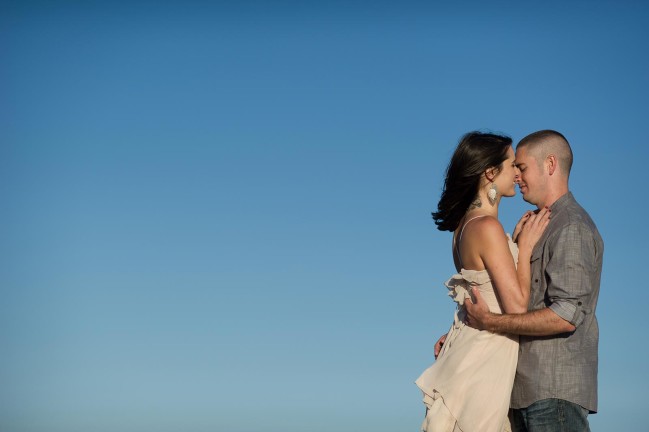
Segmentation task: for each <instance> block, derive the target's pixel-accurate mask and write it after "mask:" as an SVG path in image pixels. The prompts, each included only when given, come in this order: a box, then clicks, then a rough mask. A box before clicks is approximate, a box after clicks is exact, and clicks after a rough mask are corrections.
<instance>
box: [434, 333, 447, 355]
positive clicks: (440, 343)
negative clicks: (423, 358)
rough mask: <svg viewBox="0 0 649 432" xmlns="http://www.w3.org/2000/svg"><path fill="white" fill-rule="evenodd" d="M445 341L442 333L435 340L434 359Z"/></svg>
mask: <svg viewBox="0 0 649 432" xmlns="http://www.w3.org/2000/svg"><path fill="white" fill-rule="evenodd" d="M445 341H446V335H443V336H442V337H441V338H439V339H438V340H437V343H436V344H435V360H437V356H438V355H439V352H440V351H441V350H442V345H444V342H445Z"/></svg>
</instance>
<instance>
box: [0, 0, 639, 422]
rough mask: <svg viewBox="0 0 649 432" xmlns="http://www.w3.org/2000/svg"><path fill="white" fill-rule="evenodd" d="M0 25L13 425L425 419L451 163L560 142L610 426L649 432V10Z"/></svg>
mask: <svg viewBox="0 0 649 432" xmlns="http://www.w3.org/2000/svg"><path fill="white" fill-rule="evenodd" d="M0 10H1V12H0V52H1V54H2V55H1V58H2V65H3V66H2V68H0V94H2V97H1V98H0V191H1V193H2V200H1V203H0V222H1V223H0V257H1V259H2V262H3V263H4V265H2V266H0V294H1V295H2V301H1V302H0V343H1V344H2V352H3V354H2V356H0V429H2V430H6V431H12V432H13V431H25V432H27V431H29V432H31V431H45V430H47V431H49V432H57V431H65V432H74V431H84V432H85V431H89V430H92V431H116V430H119V431H121V432H128V431H158V432H163V431H178V430H191V431H214V430H220V431H230V432H254V431H261V430H264V431H271V432H272V431H282V432H291V431H298V430H300V431H301V430H305V429H308V430H310V431H314V432H317V431H323V432H324V431H333V430H335V431H339V432H345V431H350V432H352V431H354V432H355V431H363V430H373V431H377V432H378V431H394V430H417V429H416V428H417V427H418V426H419V424H420V422H421V417H422V415H423V408H422V405H421V401H420V393H419V390H418V389H417V388H416V386H415V385H414V383H413V381H414V380H415V379H416V378H417V376H418V375H419V373H420V372H421V371H422V370H423V369H425V368H426V367H427V366H428V365H429V364H430V363H431V362H432V360H433V356H432V348H433V343H434V341H435V340H436V338H437V336H439V335H440V334H441V333H443V332H445V331H446V329H447V326H448V325H449V323H450V322H451V319H452V313H453V304H452V302H451V301H450V299H448V297H447V296H446V289H445V287H444V286H443V284H442V283H443V281H445V280H446V279H447V278H448V276H449V275H450V274H452V272H453V271H454V270H453V264H452V260H451V256H450V235H449V234H448V233H442V232H439V231H437V230H436V229H435V225H434V224H433V222H432V220H431V218H430V212H431V211H432V210H434V209H435V206H436V203H437V200H438V198H439V193H440V188H441V184H442V181H443V171H444V169H445V167H446V163H447V162H448V158H449V157H450V154H451V152H452V151H453V149H454V147H455V145H456V143H457V140H458V138H459V137H460V136H461V135H462V134H463V133H465V132H467V131H469V130H474V129H484V130H491V131H495V132H503V133H506V134H509V135H510V136H511V137H512V138H513V139H514V140H515V141H517V140H519V139H520V138H522V137H523V136H525V135H526V134H528V133H530V132H533V131H535V130H539V129H545V128H552V129H556V130H559V131H561V132H562V133H563V134H564V135H566V137H567V138H568V139H569V141H570V142H571V144H572V146H573V151H574V153H575V165H574V168H573V174H572V184H571V189H572V191H573V193H574V194H575V196H576V197H577V199H578V200H579V201H580V202H581V203H582V204H583V205H584V207H586V208H587V209H588V210H589V212H590V214H591V216H592V217H593V219H594V220H595V221H596V223H597V224H598V227H599V229H600V232H601V234H602V236H603V238H604V240H605V244H606V252H605V266H604V272H603V276H602V288H601V295H600V302H599V308H598V317H599V322H600V332H601V335H600V373H599V383H600V392H599V394H600V413H598V414H597V415H595V416H592V418H591V426H592V429H593V430H594V431H606V430H611V429H613V428H618V429H630V430H633V429H637V428H638V427H644V425H645V424H646V422H645V419H644V416H643V411H644V408H645V405H646V404H645V402H644V399H645V398H644V395H645V388H644V387H645V386H646V383H645V382H644V381H643V380H642V379H639V372H638V371H640V370H642V367H644V365H646V363H647V360H649V358H648V357H649V353H648V350H647V348H646V347H645V343H644V342H645V341H646V339H647V338H646V335H645V333H644V329H645V328H646V326H647V324H648V320H647V314H646V313H645V304H646V303H647V300H649V295H648V294H647V290H646V289H645V287H644V286H643V281H642V277H635V276H636V275H635V273H636V272H637V271H639V272H640V273H641V272H642V270H641V269H642V268H644V265H646V264H645V262H644V261H645V257H646V244H647V241H649V238H648V237H649V236H648V235H647V229H646V223H645V217H644V214H645V213H646V210H647V204H646V201H647V200H646V198H645V197H644V192H643V185H644V183H645V178H644V174H645V166H644V165H645V164H646V163H647V160H648V159H649V158H648V157H649V151H648V150H647V146H646V143H645V139H644V131H645V128H646V124H647V109H646V101H647V100H648V99H649V79H648V78H649V58H648V57H647V56H646V51H647V41H648V40H649V30H647V27H646V22H647V19H648V18H649V8H648V7H647V6H646V5H644V4H642V3H641V2H624V1H623V2H615V3H614V2H597V1H595V2H586V1H577V2H570V3H564V2H553V1H551V2H545V3H544V4H540V3H530V4H524V3H522V2H513V1H499V2H495V3H491V4H490V5H488V6H486V5H484V4H482V2H473V1H462V2H453V3H444V4H441V3H440V4H437V2H399V3H398V4H397V3H396V2H340V1H333V2H326V4H324V3H322V4H318V3H313V2H293V1H276V2H272V1H270V2H260V1H257V2H255V1H242V2H236V3H235V2H192V1H188V2H173V1H172V2H166V3H165V5H163V6H161V5H158V4H157V2H76V1H58V2H34V1H23V2H3V3H2V6H1V9H0ZM528 208H529V206H528V205H527V204H526V203H524V202H523V201H522V200H521V199H520V196H517V197H515V198H512V199H510V200H508V201H505V202H504V203H503V205H502V207H501V220H502V222H503V224H504V226H505V227H506V229H507V230H511V229H512V228H513V225H514V223H515V221H516V220H517V219H518V217H519V216H520V214H522V212H524V211H525V210H526V209H528Z"/></svg>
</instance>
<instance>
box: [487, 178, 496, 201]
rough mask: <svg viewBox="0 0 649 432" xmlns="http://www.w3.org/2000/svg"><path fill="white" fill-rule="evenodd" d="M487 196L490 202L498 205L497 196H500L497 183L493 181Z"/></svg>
mask: <svg viewBox="0 0 649 432" xmlns="http://www.w3.org/2000/svg"><path fill="white" fill-rule="evenodd" d="M487 198H489V204H491V205H496V198H498V188H497V187H496V183H491V187H490V188H489V190H488V191H487Z"/></svg>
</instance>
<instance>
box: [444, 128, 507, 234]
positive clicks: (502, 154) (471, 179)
mask: <svg viewBox="0 0 649 432" xmlns="http://www.w3.org/2000/svg"><path fill="white" fill-rule="evenodd" d="M511 145H512V139H511V138H509V137H507V136H503V135H496V134H491V133H481V132H476V131H474V132H469V133H467V134H466V135H464V136H463V137H462V138H461V139H460V142H459V144H458V146H457V148H456V149H455V153H453V157H452V158H451V161H450V162H449V164H448V167H447V168H446V179H445V180H444V189H443V191H442V197H441V198H440V200H439V203H438V204H437V211H436V212H433V213H432V215H433V219H434V220H435V224H436V225H437V229H439V230H440V231H455V229H456V228H457V227H458V225H459V223H460V220H461V219H462V218H463V217H464V214H465V213H466V212H467V210H468V209H469V206H470V205H471V203H472V202H473V201H474V200H475V198H476V195H477V194H478V189H479V188H480V181H481V179H480V178H481V176H482V175H483V174H484V172H485V171H486V170H487V169H488V168H496V169H497V170H498V171H500V170H501V169H502V163H503V161H504V160H505V159H507V150H508V149H509V148H510V146H511Z"/></svg>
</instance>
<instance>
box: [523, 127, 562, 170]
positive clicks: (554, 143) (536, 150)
mask: <svg viewBox="0 0 649 432" xmlns="http://www.w3.org/2000/svg"><path fill="white" fill-rule="evenodd" d="M523 147H527V148H528V150H529V152H530V153H531V154H532V156H533V157H534V158H535V159H536V161H537V162H538V164H539V165H541V164H542V163H543V161H544V160H545V158H546V157H548V155H551V154H553V155H554V156H556V158H557V160H558V161H559V166H560V167H561V171H562V172H563V173H564V174H565V175H566V177H568V176H569V175H570V169H571V168H572V149H571V148H570V144H569V143H568V140H567V139H566V137H565V136H563V135H562V134H561V133H559V132H557V131H554V130H550V129H545V130H541V131H538V132H534V133H531V134H529V135H528V136H526V137H525V138H523V139H522V140H520V142H519V143H518V145H517V146H516V149H519V148H523Z"/></svg>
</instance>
